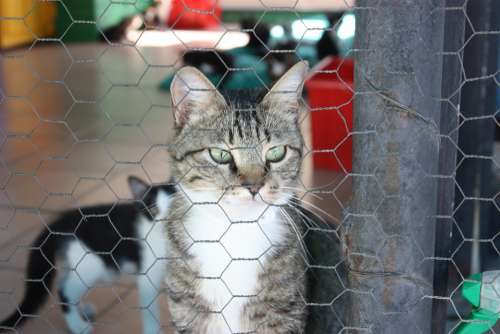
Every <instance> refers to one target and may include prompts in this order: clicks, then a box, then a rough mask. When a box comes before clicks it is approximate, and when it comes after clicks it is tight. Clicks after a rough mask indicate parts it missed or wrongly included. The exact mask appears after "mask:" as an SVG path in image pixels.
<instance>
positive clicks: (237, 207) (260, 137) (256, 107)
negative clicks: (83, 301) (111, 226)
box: [166, 62, 307, 334]
mask: <svg viewBox="0 0 500 334" xmlns="http://www.w3.org/2000/svg"><path fill="white" fill-rule="evenodd" d="M306 72H307V63H305V62H301V63H298V64H297V65H295V66H294V67H293V68H292V69H290V70H289V71H288V72H287V73H286V74H285V75H284V76H283V77H282V78H281V79H280V80H279V81H278V82H277V83H276V84H275V86H274V87H273V88H272V90H271V91H270V92H268V93H267V94H266V95H262V94H258V93H256V92H253V91H245V92H239V93H233V94H226V95H224V96H223V95H222V94H221V93H219V92H217V90H216V89H215V87H214V86H212V84H211V83H210V82H209V81H208V80H207V79H206V78H205V77H204V76H203V75H202V74H201V73H200V72H199V71H197V70H196V69H194V68H189V67H187V68H183V69H181V70H180V71H179V72H178V73H177V76H176V77H175V79H174V81H173V83H172V87H171V92H172V99H173V103H174V106H175V118H176V125H177V135H176V137H175V140H174V143H173V150H172V158H173V161H174V163H173V175H174V177H175V178H176V180H177V181H178V187H179V189H180V190H181V191H179V192H178V195H177V196H176V197H175V198H174V200H173V202H172V211H171V213H170V219H169V222H168V224H167V237H168V240H169V255H170V256H171V257H172V258H173V259H172V260H171V261H170V262H169V264H168V268H167V279H166V282H167V285H168V289H169V307H170V311H171V313H172V318H173V321H174V324H175V326H176V328H177V331H178V332H179V333H196V334H215V333H217V334H219V333H221V334H222V333H250V332H254V333H255V332H256V333H264V334H279V333H303V331H304V328H305V319H306V316H307V314H306V308H305V303H304V296H305V293H306V275H305V271H306V268H307V266H306V260H305V252H304V248H303V246H302V244H301V240H300V234H301V225H300V224H298V222H299V221H301V218H300V217H298V212H297V210H296V209H294V208H293V207H292V206H290V201H291V200H292V198H293V196H294V193H295V190H294V189H297V187H300V185H299V184H300V183H299V182H300V181H299V173H300V169H301V162H302V155H303V140H302V136H301V133H300V130H299V110H300V106H301V104H300V98H301V89H302V85H303V80H304V77H305V74H306ZM280 145H282V146H285V148H286V156H285V158H284V159H283V160H281V161H279V162H269V161H267V160H266V152H267V151H268V150H269V149H270V148H273V147H277V146H280ZM214 147H215V148H220V149H224V150H227V151H228V152H230V153H231V155H232V160H231V161H230V162H229V163H227V164H217V163H215V162H214V161H213V160H212V159H211V156H210V154H209V152H208V151H209V149H210V148H214Z"/></svg>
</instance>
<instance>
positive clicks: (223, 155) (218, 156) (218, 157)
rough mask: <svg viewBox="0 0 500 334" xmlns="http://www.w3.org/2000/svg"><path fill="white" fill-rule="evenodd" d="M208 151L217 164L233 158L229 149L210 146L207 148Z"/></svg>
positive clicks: (227, 161)
mask: <svg viewBox="0 0 500 334" xmlns="http://www.w3.org/2000/svg"><path fill="white" fill-rule="evenodd" d="M208 151H209V152H210V157H212V159H213V161H215V162H216V163H218V164H227V163H230V162H231V161H232V160H233V156H232V155H231V153H230V152H229V151H226V150H222V149H220V148H211V149H209V150H208Z"/></svg>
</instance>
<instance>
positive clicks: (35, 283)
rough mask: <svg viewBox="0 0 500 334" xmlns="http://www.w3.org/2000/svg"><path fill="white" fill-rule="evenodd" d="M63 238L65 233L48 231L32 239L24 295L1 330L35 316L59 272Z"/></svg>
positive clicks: (4, 321) (1, 325)
mask: <svg viewBox="0 0 500 334" xmlns="http://www.w3.org/2000/svg"><path fill="white" fill-rule="evenodd" d="M63 240H64V237H63V236H62V235H57V234H51V233H50V232H49V231H48V230H45V231H44V232H42V233H41V234H40V235H39V236H38V237H37V238H36V240H35V241H34V242H33V244H32V249H31V251H30V255H29V259H28V266H27V269H26V280H25V289H24V297H23V299H22V301H21V303H19V305H18V306H17V307H16V310H14V311H13V312H12V313H11V314H10V315H9V316H8V317H7V318H5V319H4V320H2V321H1V322H0V332H3V331H6V330H8V329H9V330H12V329H14V328H16V327H19V326H20V325H21V324H22V323H24V322H25V321H26V320H27V319H29V318H30V317H34V316H36V315H35V314H36V312H37V311H38V310H39V309H40V307H41V306H42V305H43V304H44V303H45V301H46V300H47V297H48V296H49V293H50V289H51V287H52V283H53V281H54V278H55V275H56V268H55V266H54V261H55V258H56V254H57V253H58V249H59V248H60V246H61V244H62V241H63Z"/></svg>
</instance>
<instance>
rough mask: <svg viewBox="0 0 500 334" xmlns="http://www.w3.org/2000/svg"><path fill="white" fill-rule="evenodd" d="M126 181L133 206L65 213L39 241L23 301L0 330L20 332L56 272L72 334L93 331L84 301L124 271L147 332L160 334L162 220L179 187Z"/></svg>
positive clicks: (30, 262)
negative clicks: (134, 285)
mask: <svg viewBox="0 0 500 334" xmlns="http://www.w3.org/2000/svg"><path fill="white" fill-rule="evenodd" d="M128 183H129V186H130V189H131V190H132V194H133V196H134V199H135V201H134V202H133V203H124V204H117V205H101V206H93V207H84V208H80V209H75V210H71V211H66V212H64V213H63V214H62V215H61V216H60V217H59V218H58V219H57V220H55V221H54V222H53V223H51V224H50V225H49V226H48V227H49V228H48V229H47V230H45V231H43V232H42V233H41V234H40V235H39V236H38V237H37V238H36V239H35V241H34V242H33V244H32V250H31V252H30V256H29V260H28V266H27V272H26V286H25V292H24V297H23V299H22V301H21V303H20V304H19V305H18V307H17V309H16V310H15V311H14V312H12V314H11V315H9V316H8V317H7V318H6V319H5V320H3V321H2V322H1V323H0V331H2V329H4V330H5V329H15V328H18V327H19V326H20V325H21V324H22V323H23V322H24V321H25V320H27V319H29V318H30V316H31V317H32V316H34V315H35V314H36V312H37V310H38V309H39V308H40V307H41V306H42V305H43V304H44V302H45V301H46V300H47V297H48V296H49V290H50V289H51V287H52V285H53V284H52V283H53V281H54V279H55V277H56V271H60V272H59V277H60V281H59V286H58V288H57V289H58V295H59V298H60V303H61V307H62V310H63V312H64V317H65V320H66V324H67V326H68V328H69V330H70V331H71V332H72V333H80V334H81V333H90V332H91V331H92V325H91V322H90V321H89V311H88V310H85V308H86V307H83V306H82V305H80V300H81V298H82V297H83V296H84V295H85V294H86V293H87V292H88V291H89V290H90V289H91V288H92V287H93V286H95V285H96V283H98V282H111V281H113V280H115V279H116V278H117V277H119V276H120V274H121V273H127V274H135V275H136V277H137V286H138V290H139V296H140V307H141V308H142V309H143V312H142V316H143V332H144V333H151V334H152V333H159V332H160V327H161V326H160V324H159V323H158V321H159V320H158V319H160V317H159V309H158V305H157V303H156V299H157V298H156V297H157V296H158V294H159V290H160V289H161V285H162V282H163V278H164V274H165V264H164V263H162V262H161V261H158V259H162V258H163V259H164V258H165V257H166V243H165V237H164V223H163V222H162V220H163V219H165V217H166V216H167V213H168V211H169V207H170V202H171V197H172V195H173V194H174V193H175V188H174V186H173V185H167V184H165V185H156V186H153V187H152V186H150V185H148V184H146V183H145V182H143V181H142V180H140V179H138V178H136V177H129V179H128ZM56 263H57V266H56ZM87 309H88V308H87Z"/></svg>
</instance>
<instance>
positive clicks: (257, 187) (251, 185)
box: [241, 183, 262, 197]
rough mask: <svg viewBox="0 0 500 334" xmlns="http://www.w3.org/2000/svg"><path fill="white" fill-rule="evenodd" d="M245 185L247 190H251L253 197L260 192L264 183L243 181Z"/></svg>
mask: <svg viewBox="0 0 500 334" xmlns="http://www.w3.org/2000/svg"><path fill="white" fill-rule="evenodd" d="M241 185H242V186H243V187H245V188H247V190H248V191H249V192H250V194H251V195H252V197H255V195H257V194H258V193H259V190H260V188H262V184H255V183H242V184H241Z"/></svg>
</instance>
